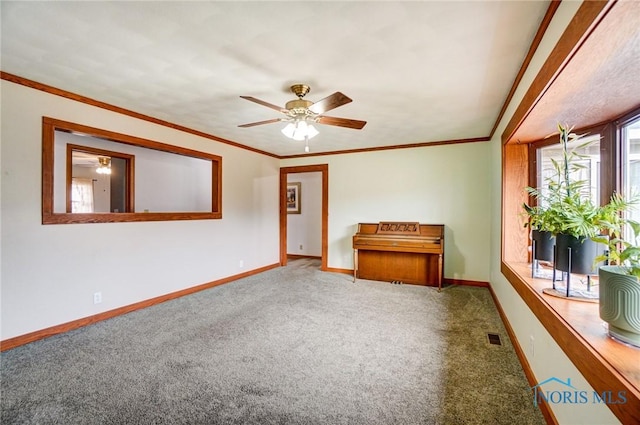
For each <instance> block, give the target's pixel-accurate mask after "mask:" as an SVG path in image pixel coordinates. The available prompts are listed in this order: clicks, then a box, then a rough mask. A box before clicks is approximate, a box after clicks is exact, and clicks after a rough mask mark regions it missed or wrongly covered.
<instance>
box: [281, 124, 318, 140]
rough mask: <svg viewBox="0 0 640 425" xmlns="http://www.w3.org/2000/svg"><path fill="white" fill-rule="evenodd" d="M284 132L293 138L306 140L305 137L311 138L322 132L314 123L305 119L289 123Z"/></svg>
mask: <svg viewBox="0 0 640 425" xmlns="http://www.w3.org/2000/svg"><path fill="white" fill-rule="evenodd" d="M282 134H284V135H285V136H287V137H288V138H290V139H293V140H305V138H307V139H311V138H313V137H315V136H317V135H318V134H320V132H319V131H318V130H316V128H315V127H314V126H313V125H311V124H308V123H307V122H306V121H304V120H299V121H295V122H290V123H289V124H287V126H286V127H285V128H283V129H282Z"/></svg>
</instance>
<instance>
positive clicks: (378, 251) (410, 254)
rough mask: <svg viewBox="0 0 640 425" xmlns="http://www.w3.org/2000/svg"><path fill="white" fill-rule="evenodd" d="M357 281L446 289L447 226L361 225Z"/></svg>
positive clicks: (355, 245)
mask: <svg viewBox="0 0 640 425" xmlns="http://www.w3.org/2000/svg"><path fill="white" fill-rule="evenodd" d="M353 260H354V268H353V281H354V282H355V280H356V278H360V279H370V280H381V281H389V282H402V283H411V284H415V285H429V286H437V287H438V290H441V289H442V280H443V277H444V275H443V273H444V225H442V224H420V223H417V222H385V221H383V222H380V223H377V224H376V223H359V224H358V232H357V233H356V234H355V235H354V236H353Z"/></svg>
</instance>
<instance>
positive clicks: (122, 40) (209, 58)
mask: <svg viewBox="0 0 640 425" xmlns="http://www.w3.org/2000/svg"><path fill="white" fill-rule="evenodd" d="M548 4H549V2H548V1H441V2H437V1H413V2H382V1H376V2H362V1H346V2H333V1H321V2H312V1H288V2H271V1H258V2H244V1H234V2H218V1H215V2H204V1H202V2H11V1H2V2H1V6H0V7H1V10H0V12H1V17H2V33H1V35H2V39H1V40H2V51H1V54H2V55H1V60H2V62H1V68H2V70H3V71H5V72H8V73H10V74H15V75H18V76H20V77H24V78H28V79H31V80H35V81H37V82H40V83H44V84H48V85H51V86H53V87H56V88H60V89H63V90H67V91H70V92H73V93H77V94H80V95H84V96H87V97H89V98H93V99H96V100H99V101H102V102H106V103H109V104H112V105H115V106H118V107H122V108H126V109H130V110H133V111H135V112H139V113H142V114H145V115H149V116H152V117H155V118H158V119H162V120H166V121H169V122H171V123H175V124H179V125H182V126H186V127H189V128H192V129H194V130H199V131H203V132H205V133H208V134H211V135H215V136H218V137H222V138H224V139H227V140H231V141H233V142H237V143H240V144H242V145H246V146H250V147H252V148H256V149H259V150H262V151H266V152H269V153H272V154H275V155H279V156H287V155H297V154H301V153H304V152H303V144H304V142H295V141H292V140H290V139H287V138H285V137H284V136H283V135H282V133H280V129H281V128H282V127H284V124H282V123H275V124H268V125H263V126H257V127H251V128H238V127H237V126H238V125H239V124H245V123H250V122H254V121H261V120H268V119H271V118H279V117H280V116H281V115H280V114H279V113H278V112H277V111H274V110H272V109H269V108H266V107H264V106H261V105H258V104H256V103H252V102H249V101H247V100H244V99H241V98H240V97H239V96H240V95H245V96H254V97H257V98H259V99H261V100H264V101H267V102H269V103H272V104H276V105H279V106H284V104H285V103H286V102H287V101H288V100H292V99H294V98H295V96H294V95H293V94H292V93H291V92H290V91H289V86H290V85H291V84H293V83H305V84H308V85H310V86H311V92H310V93H309V94H308V95H307V97H306V98H305V99H308V100H311V101H318V100H320V99H322V98H324V97H326V96H329V95H330V94H332V93H334V92H336V91H341V92H343V93H344V94H346V95H347V96H349V97H351V98H352V99H353V102H352V103H349V104H347V105H345V106H341V107H339V108H336V109H334V110H332V111H330V112H328V113H327V114H326V115H328V116H336V117H342V118H352V119H357V120H364V121H367V125H366V126H365V127H364V129H362V130H353V129H348V128H340V127H334V126H327V125H318V126H317V127H318V129H319V131H320V134H319V135H318V136H316V137H315V138H314V139H312V140H311V141H310V147H311V152H312V153H319V152H329V151H340V150H348V149H362V148H369V147H381V146H393V145H403V144H412V143H424V142H434V141H443V140H456V139H466V138H479V137H487V136H489V134H490V132H491V129H492V128H493V125H494V123H495V121H496V118H497V117H498V114H499V112H500V109H501V107H502V105H503V103H504V101H505V99H506V97H507V94H508V92H509V90H510V88H511V85H512V84H513V81H514V79H515V77H516V74H517V72H518V70H519V68H520V66H521V64H522V61H523V60H524V58H525V56H526V53H527V51H528V49H529V46H530V44H531V41H532V40H533V37H534V35H535V33H536V31H537V29H538V26H539V24H540V22H541V20H542V17H543V16H544V14H545V12H546V9H547V7H548ZM165 142H170V141H165Z"/></svg>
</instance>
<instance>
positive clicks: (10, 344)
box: [0, 263, 280, 351]
mask: <svg viewBox="0 0 640 425" xmlns="http://www.w3.org/2000/svg"><path fill="white" fill-rule="evenodd" d="M276 267H280V264H279V263H276V264H271V265H268V266H264V267H260V268H257V269H254V270H250V271H247V272H244V273H240V274H236V275H233V276H228V277H225V278H222V279H218V280H214V281H212V282H207V283H203V284H201V285H197V286H192V287H191V288H186V289H182V290H180V291H176V292H171V293H169V294H165V295H160V296H159V297H155V298H150V299H148V300H144V301H140V302H137V303H133V304H129V305H126V306H123V307H118V308H115V309H113V310H109V311H105V312H102V313H98V314H95V315H93V316H88V317H83V318H82V319H78V320H73V321H71V322H67V323H62V324H60V325H56V326H51V327H49V328H46V329H41V330H39V331H35V332H30V333H28V334H24V335H19V336H16V337H13V338H8V339H5V340H3V341H0V351H7V350H10V349H12V348H16V347H19V346H21V345H25V344H28V343H30V342H35V341H38V340H40V339H44V338H47V337H50V336H53V335H58V334H61V333H65V332H68V331H71V330H74V329H78V328H81V327H83V326H87V325H91V324H93V323H96V322H100V321H103V320H107V319H111V318H112V317H116V316H120V315H122V314H126V313H130V312H132V311H136V310H140V309H143V308H146V307H151V306H152V305H156V304H160V303H163V302H165V301H169V300H173V299H176V298H180V297H184V296H185V295H189V294H193V293H195V292H200V291H203V290H205V289H209V288H213V287H215V286H219V285H223V284H225V283H229V282H233V281H234V280H238V279H242V278H244V277H248V276H252V275H255V274H258V273H262V272H265V271H267V270H271V269H274V268H276Z"/></svg>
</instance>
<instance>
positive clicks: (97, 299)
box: [93, 292, 102, 304]
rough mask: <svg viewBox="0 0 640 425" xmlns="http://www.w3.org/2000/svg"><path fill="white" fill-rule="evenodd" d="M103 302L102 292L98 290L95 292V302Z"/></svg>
mask: <svg viewBox="0 0 640 425" xmlns="http://www.w3.org/2000/svg"><path fill="white" fill-rule="evenodd" d="M101 302H102V292H96V293H94V294H93V303H94V304H100V303H101Z"/></svg>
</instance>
